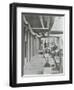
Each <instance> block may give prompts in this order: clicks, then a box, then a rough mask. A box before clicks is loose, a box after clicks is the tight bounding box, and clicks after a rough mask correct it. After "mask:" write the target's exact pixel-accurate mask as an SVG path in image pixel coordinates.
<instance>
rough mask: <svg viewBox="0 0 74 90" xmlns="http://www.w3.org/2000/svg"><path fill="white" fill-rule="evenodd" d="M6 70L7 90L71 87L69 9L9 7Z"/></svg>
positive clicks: (70, 8)
mask: <svg viewBox="0 0 74 90" xmlns="http://www.w3.org/2000/svg"><path fill="white" fill-rule="evenodd" d="M59 27H60V28H61V29H62V31H60V30H61V29H60V28H59ZM58 28H59V29H58ZM31 34H32V35H31ZM38 37H39V38H38ZM61 37H62V41H61ZM37 38H38V40H37ZM36 40H37V41H36ZM39 40H40V42H39ZM38 42H39V43H38ZM54 42H55V43H56V45H59V46H56V45H54V44H55V43H54ZM62 42H63V45H62ZM57 43H61V44H57ZM52 46H55V47H54V48H53V47H52ZM58 48H59V49H58ZM61 51H62V53H60V52H61ZM54 52H55V53H54ZM46 53H47V54H46ZM48 53H49V54H48ZM36 54H37V55H38V56H37V55H36ZM60 55H61V56H60ZM35 56H36V57H35ZM34 57H35V58H34ZM39 57H40V58H39ZM42 58H43V59H42ZM61 58H62V59H61ZM31 59H32V60H31ZM33 59H34V60H33ZM48 62H50V63H48ZM58 62H59V63H58ZM61 62H62V63H61ZM52 63H53V64H52ZM41 65H43V66H41ZM9 66H10V67H9V68H10V81H9V82H10V83H9V85H10V86H11V87H26V86H41V85H59V84H72V6H61V5H42V4H27V3H11V4H10V63H9Z"/></svg>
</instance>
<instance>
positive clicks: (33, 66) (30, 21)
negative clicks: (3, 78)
mask: <svg viewBox="0 0 74 90" xmlns="http://www.w3.org/2000/svg"><path fill="white" fill-rule="evenodd" d="M63 31H64V16H63V15H61V16H59V15H58V16H57V15H43V14H42V15H39V14H24V13H23V14H22V57H23V58H22V76H26V75H45V74H48V75H52V74H60V73H61V74H62V73H63V36H64V34H63Z"/></svg>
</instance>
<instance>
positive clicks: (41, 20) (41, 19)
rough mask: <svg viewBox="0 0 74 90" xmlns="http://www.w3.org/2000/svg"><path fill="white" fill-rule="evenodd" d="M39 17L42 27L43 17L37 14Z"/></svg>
mask: <svg viewBox="0 0 74 90" xmlns="http://www.w3.org/2000/svg"><path fill="white" fill-rule="evenodd" d="M39 18H40V22H41V25H42V28H44V24H43V18H42V16H39Z"/></svg>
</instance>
